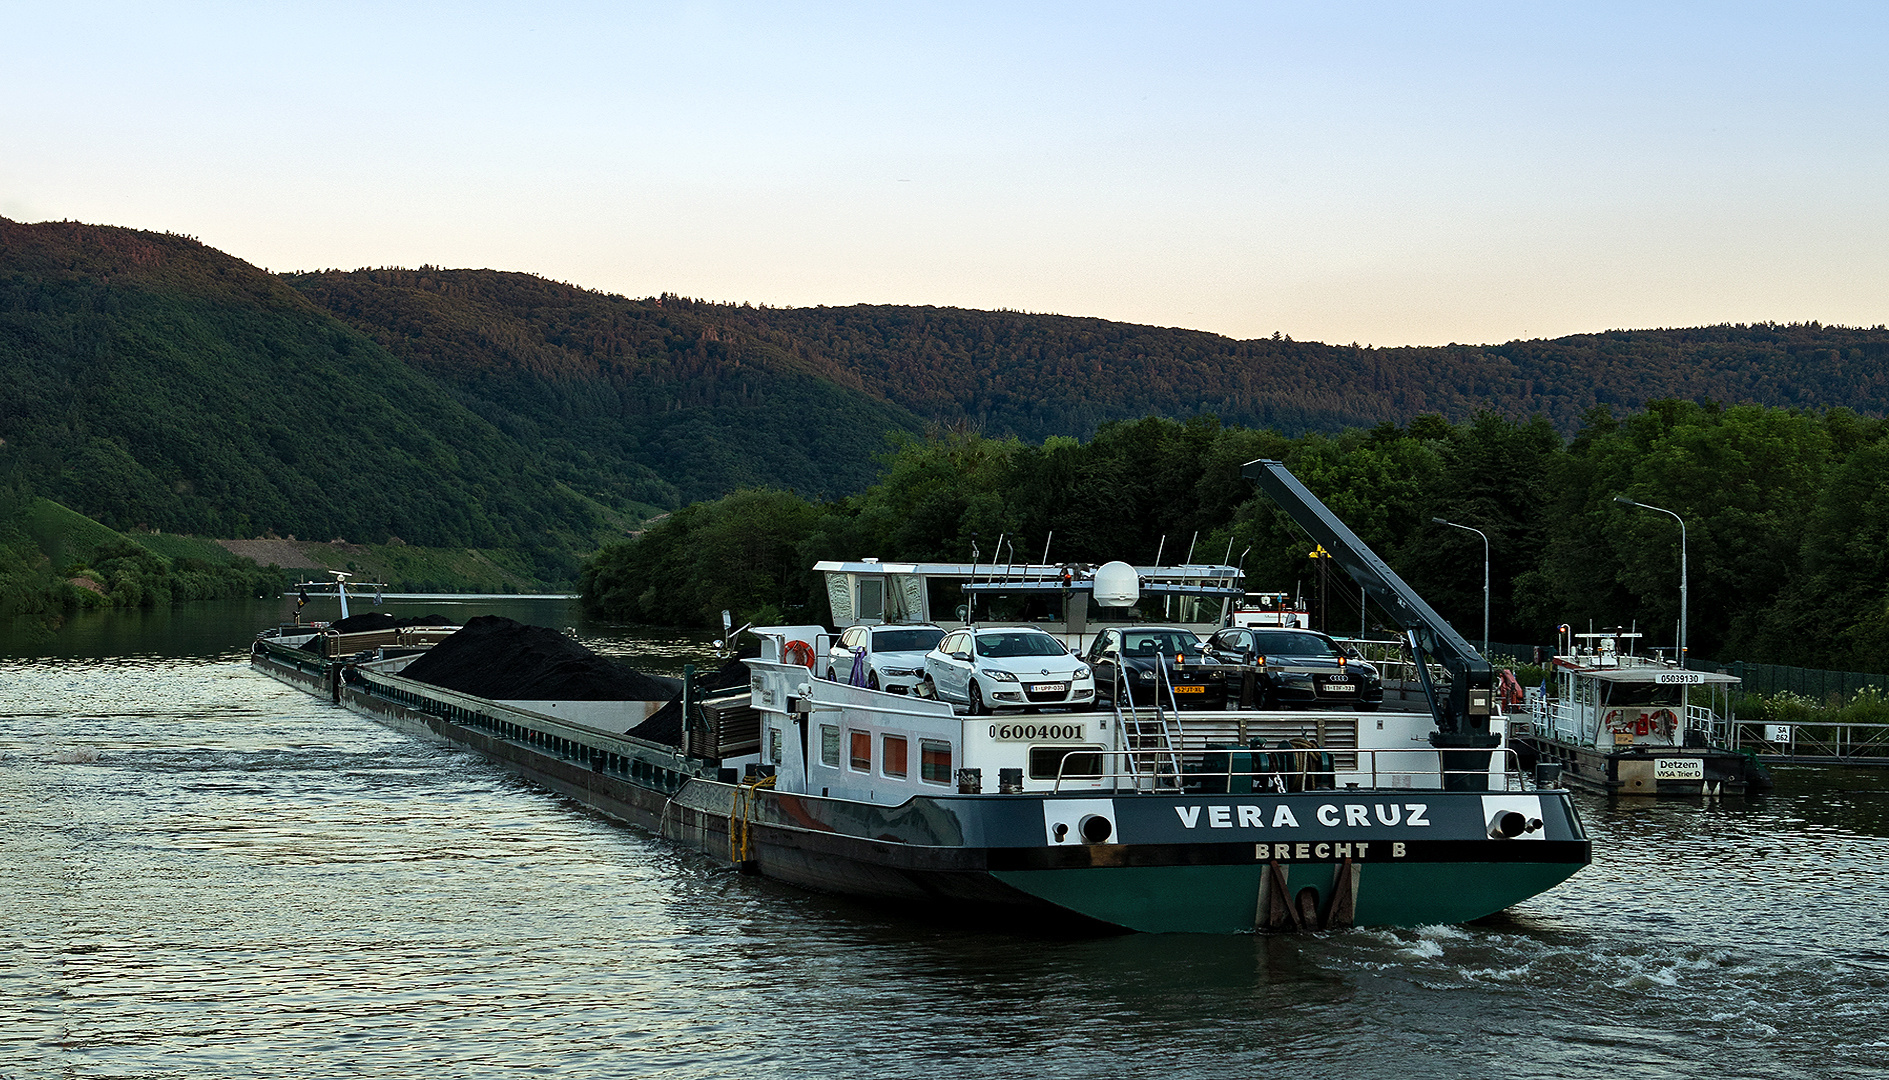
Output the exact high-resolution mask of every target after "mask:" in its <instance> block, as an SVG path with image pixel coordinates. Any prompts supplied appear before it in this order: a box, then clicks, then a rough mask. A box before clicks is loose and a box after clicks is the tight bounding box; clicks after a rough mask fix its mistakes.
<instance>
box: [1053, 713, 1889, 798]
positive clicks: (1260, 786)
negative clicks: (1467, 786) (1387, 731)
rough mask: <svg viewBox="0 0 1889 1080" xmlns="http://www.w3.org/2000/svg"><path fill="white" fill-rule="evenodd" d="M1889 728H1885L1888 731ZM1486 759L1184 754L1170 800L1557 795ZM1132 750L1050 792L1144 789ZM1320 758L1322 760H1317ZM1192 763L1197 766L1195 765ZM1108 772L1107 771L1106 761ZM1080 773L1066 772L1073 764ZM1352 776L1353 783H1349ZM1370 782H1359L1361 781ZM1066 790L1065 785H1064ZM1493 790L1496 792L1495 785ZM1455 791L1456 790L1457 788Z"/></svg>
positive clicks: (1514, 765) (1078, 757)
mask: <svg viewBox="0 0 1889 1080" xmlns="http://www.w3.org/2000/svg"><path fill="white" fill-rule="evenodd" d="M1886 726H1889V725H1886ZM1426 753H1427V754H1429V755H1431V756H1433V757H1437V758H1438V763H1437V764H1436V765H1434V766H1426V767H1418V768H1413V767H1410V763H1409V761H1408V756H1409V755H1412V754H1426ZM1490 753H1491V755H1492V756H1499V757H1500V759H1501V766H1500V768H1499V769H1498V768H1496V767H1495V765H1494V761H1493V760H1492V762H1491V767H1490V768H1487V769H1444V768H1443V767H1442V765H1441V760H1440V755H1439V752H1438V751H1436V750H1432V749H1430V748H1428V747H1424V748H1422V749H1411V750H1359V751H1356V752H1355V757H1356V759H1357V760H1356V761H1355V763H1353V764H1351V765H1349V766H1345V765H1341V764H1339V763H1338V762H1336V761H1334V760H1329V759H1330V758H1331V755H1330V754H1329V753H1327V752H1324V751H1321V750H1320V749H1319V748H1317V747H1312V746H1305V747H1293V748H1291V749H1270V750H1262V749H1257V748H1252V749H1245V748H1229V749H1223V750H1222V749H1216V750H1208V751H1205V752H1204V753H1201V754H1189V755H1187V756H1186V759H1184V760H1183V763H1182V764H1183V771H1182V773H1181V775H1180V777H1179V782H1178V783H1176V784H1174V785H1172V786H1171V787H1170V788H1168V789H1167V790H1168V791H1169V792H1170V793H1171V794H1197V795H1266V794H1284V793H1289V792H1301V791H1330V792H1332V793H1333V794H1334V795H1342V794H1345V793H1346V792H1357V793H1363V792H1382V791H1394V792H1410V791H1439V790H1445V789H1450V785H1448V783H1447V782H1446V779H1445V778H1446V777H1451V776H1461V777H1464V778H1469V777H1476V778H1480V779H1484V780H1487V781H1489V787H1488V790H1489V791H1491V792H1532V791H1548V790H1559V787H1560V785H1559V784H1558V783H1543V782H1540V781H1538V780H1537V779H1536V778H1535V776H1534V775H1533V774H1531V773H1528V772H1525V771H1524V770H1523V769H1522V767H1521V761H1520V759H1519V758H1518V757H1517V756H1516V752H1515V751H1514V750H1511V749H1508V748H1502V749H1498V750H1492V751H1490ZM1380 754H1390V755H1395V756H1396V760H1394V761H1392V762H1391V763H1390V767H1387V766H1386V765H1385V764H1384V763H1383V762H1380V761H1379V755H1380ZM1136 756H1137V755H1136V754H1135V753H1134V751H1132V750H1115V751H1096V750H1088V751H1084V750H1074V751H1073V752H1071V753H1069V754H1065V755H1064V756H1063V759H1062V761H1061V763H1060V764H1059V766H1058V768H1057V775H1056V777H1055V786H1054V788H1052V790H1054V791H1057V792H1062V791H1065V790H1067V791H1090V790H1097V789H1098V788H1100V789H1104V790H1113V791H1121V790H1123V789H1124V788H1126V789H1127V790H1130V791H1146V790H1147V787H1146V781H1147V779H1148V774H1147V773H1146V771H1144V770H1143V769H1140V768H1137V766H1136V763H1135V762H1134V760H1133V759H1134V758H1135V757H1136ZM1242 757H1243V758H1247V759H1248V760H1249V761H1255V762H1256V761H1258V759H1260V758H1266V759H1268V760H1269V761H1272V762H1274V763H1275V764H1274V765H1273V766H1272V767H1270V768H1258V767H1252V768H1244V769H1242V768H1236V767H1235V759H1236V758H1242ZM1321 757H1324V758H1327V759H1328V760H1326V761H1322V762H1321V761H1319V760H1318V759H1319V758H1321ZM1213 758H1222V759H1224V760H1225V761H1226V762H1227V767H1226V768H1224V769H1214V768H1211V767H1209V761H1210V760H1211V759H1213ZM1195 759H1199V760H1200V763H1199V764H1195V763H1194V761H1195ZM1111 760H1112V761H1113V762H1114V767H1113V768H1108V767H1107V766H1108V764H1109V762H1110V761H1111ZM1088 762H1093V763H1096V764H1098V765H1101V766H1103V767H1101V768H1099V769H1088V768H1086V766H1085V763H1088ZM1072 763H1074V768H1075V769H1076V770H1079V771H1071V764H1072ZM1353 776H1356V777H1358V778H1359V779H1357V780H1351V779H1348V778H1349V777H1353ZM1367 776H1368V777H1369V782H1368V783H1366V782H1365V779H1364V778H1365V777H1367ZM1065 784H1067V785H1069V786H1067V787H1065ZM1498 785H1499V786H1498ZM1453 790H1462V789H1460V788H1457V789H1453Z"/></svg>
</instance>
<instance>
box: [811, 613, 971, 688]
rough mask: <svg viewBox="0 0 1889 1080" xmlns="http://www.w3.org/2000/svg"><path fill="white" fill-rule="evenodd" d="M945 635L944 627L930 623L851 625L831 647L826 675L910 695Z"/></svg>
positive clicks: (838, 680) (837, 679) (835, 680)
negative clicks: (928, 660) (934, 648)
mask: <svg viewBox="0 0 1889 1080" xmlns="http://www.w3.org/2000/svg"><path fill="white" fill-rule="evenodd" d="M944 635H945V632H944V630H943V628H941V627H937V626H930V625H917V626H913V625H909V624H898V623H894V624H889V625H884V626H852V627H848V628H847V629H846V631H845V632H844V633H842V634H841V635H840V636H839V637H837V638H835V639H833V646H832V648H830V649H828V650H827V654H826V667H825V669H824V674H825V675H826V677H827V678H828V679H831V680H832V681H834V682H855V681H857V683H858V684H859V685H860V686H867V687H871V688H872V689H874V690H890V691H891V692H892V693H895V694H909V693H911V692H912V688H913V687H914V686H917V685H918V681H919V679H920V678H922V677H923V676H924V674H925V654H926V653H927V652H930V651H931V648H932V646H934V645H936V644H938V642H939V640H940V639H942V638H943V637H944ZM855 671H857V672H858V678H857V680H855V678H854V673H855Z"/></svg>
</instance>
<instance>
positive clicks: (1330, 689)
mask: <svg viewBox="0 0 1889 1080" xmlns="http://www.w3.org/2000/svg"><path fill="white" fill-rule="evenodd" d="M1325 692H1326V693H1328V694H1355V693H1357V692H1358V688H1357V687H1355V686H1352V685H1351V684H1350V683H1341V682H1335V683H1326V684H1325Z"/></svg>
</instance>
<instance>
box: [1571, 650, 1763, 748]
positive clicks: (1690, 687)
mask: <svg viewBox="0 0 1889 1080" xmlns="http://www.w3.org/2000/svg"><path fill="white" fill-rule="evenodd" d="M1639 637H1640V635H1639V634H1637V633H1629V632H1621V631H1617V630H1610V631H1605V632H1599V633H1589V634H1569V635H1567V636H1566V638H1564V641H1565V642H1566V643H1567V651H1565V652H1559V651H1558V654H1557V655H1556V656H1555V658H1554V661H1553V664H1552V670H1553V672H1554V680H1555V688H1554V693H1553V695H1552V696H1551V698H1550V699H1549V700H1547V701H1542V702H1539V703H1538V705H1537V706H1536V708H1537V717H1536V719H1537V723H1538V724H1539V725H1540V726H1541V730H1542V733H1543V734H1544V735H1545V736H1547V737H1548V738H1551V739H1555V740H1557V741H1559V742H1564V743H1568V744H1571V745H1574V746H1583V747H1594V748H1597V749H1600V750H1610V749H1613V748H1615V747H1619V748H1623V749H1625V748H1636V747H1646V748H1653V749H1665V748H1676V747H1685V746H1705V745H1707V744H1708V743H1710V742H1717V741H1722V740H1723V738H1724V736H1725V734H1726V731H1727V728H1728V725H1729V722H1730V717H1731V715H1732V708H1731V692H1732V688H1733V687H1735V686H1737V685H1738V683H1739V680H1738V679H1737V678H1736V677H1734V676H1731V675H1722V674H1719V673H1718V672H1714V671H1689V670H1685V669H1682V668H1679V667H1677V666H1676V665H1674V664H1672V663H1670V662H1668V661H1665V660H1661V659H1656V658H1653V657H1646V656H1636V655H1634V654H1633V652H1632V648H1633V644H1634V642H1635V641H1636V640H1637V639H1638V638H1639ZM1700 688H1704V689H1705V690H1706V694H1705V697H1706V699H1707V700H1706V702H1705V703H1704V704H1700V703H1697V702H1696V701H1695V700H1694V699H1695V698H1696V697H1697V696H1698V691H1699V689H1700ZM1688 733H1692V735H1691V741H1690V742H1688V741H1687V736H1688Z"/></svg>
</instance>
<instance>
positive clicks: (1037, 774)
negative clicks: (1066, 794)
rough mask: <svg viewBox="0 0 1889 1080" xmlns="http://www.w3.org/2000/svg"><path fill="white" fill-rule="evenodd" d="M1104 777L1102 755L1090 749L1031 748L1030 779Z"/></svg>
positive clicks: (1065, 747) (1068, 747) (1086, 778)
mask: <svg viewBox="0 0 1889 1080" xmlns="http://www.w3.org/2000/svg"><path fill="white" fill-rule="evenodd" d="M1101 775H1102V755H1101V754H1100V753H1097V752H1096V751H1094V750H1092V749H1090V748H1088V747H1070V746H1032V747H1030V779H1032V780H1054V779H1056V778H1057V777H1058V776H1060V777H1062V778H1063V779H1064V780H1072V779H1078V778H1080V779H1085V780H1089V779H1094V778H1095V777H1098V776H1101Z"/></svg>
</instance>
